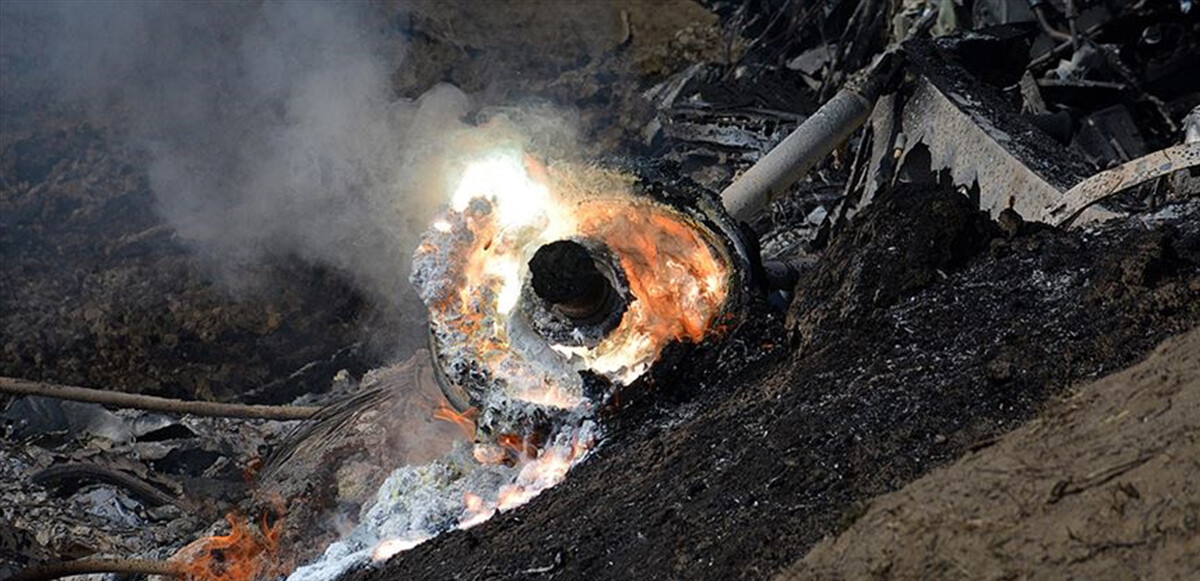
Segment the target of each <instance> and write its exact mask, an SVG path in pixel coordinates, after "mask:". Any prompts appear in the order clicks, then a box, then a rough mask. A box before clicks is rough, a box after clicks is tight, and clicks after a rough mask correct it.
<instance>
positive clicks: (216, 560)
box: [179, 513, 291, 581]
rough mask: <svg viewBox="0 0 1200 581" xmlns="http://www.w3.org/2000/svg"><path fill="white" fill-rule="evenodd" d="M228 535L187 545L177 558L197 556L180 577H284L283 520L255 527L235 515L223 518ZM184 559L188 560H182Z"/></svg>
mask: <svg viewBox="0 0 1200 581" xmlns="http://www.w3.org/2000/svg"><path fill="white" fill-rule="evenodd" d="M225 520H226V522H228V523H229V528H230V531H229V534H228V535H218V536H213V537H208V538H205V539H200V540H199V541H197V542H195V543H192V544H191V545H188V547H185V548H184V549H183V550H182V551H180V553H179V555H180V556H184V555H187V554H189V553H192V552H195V553H197V554H196V555H195V556H192V557H191V558H190V559H188V560H187V562H185V563H184V564H183V565H182V567H181V570H182V576H183V578H185V579H188V580H189V581H256V580H258V579H273V578H276V577H280V576H283V575H287V574H288V573H289V572H290V571H291V567H290V565H288V564H286V563H284V561H283V560H282V559H281V558H280V555H279V537H280V533H281V531H282V526H283V520H282V519H278V520H276V521H275V524H274V525H268V524H267V518H266V516H265V515H264V516H263V519H262V523H261V524H259V525H257V526H255V525H254V524H253V523H251V522H249V521H248V520H247V519H245V518H244V517H241V516H239V515H236V514H233V513H231V514H228V515H226V516H225ZM184 558H187V557H184Z"/></svg>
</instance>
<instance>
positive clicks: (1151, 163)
mask: <svg viewBox="0 0 1200 581" xmlns="http://www.w3.org/2000/svg"><path fill="white" fill-rule="evenodd" d="M1197 166H1200V143H1182V144H1179V145H1176V146H1173V147H1168V148H1166V149H1161V150H1159V151H1156V152H1154V153H1151V154H1149V155H1145V156H1142V157H1139V158H1137V159H1134V160H1131V161H1128V162H1125V163H1123V164H1121V165H1119V166H1117V167H1114V168H1112V169H1110V170H1106V171H1102V172H1100V173H1098V174H1096V175H1094V176H1092V177H1090V178H1087V179H1085V180H1083V181H1082V182H1080V183H1079V184H1077V185H1076V186H1075V187H1073V188H1071V189H1070V190H1067V192H1066V193H1065V194H1063V195H1062V197H1061V198H1059V200H1058V201H1057V203H1054V204H1049V205H1047V207H1046V209H1045V211H1044V212H1043V213H1042V215H1041V219H1042V221H1044V222H1047V223H1050V224H1054V225H1055V226H1069V225H1070V224H1071V223H1072V222H1074V221H1075V219H1076V218H1078V217H1079V216H1080V215H1081V214H1083V213H1084V212H1085V211H1087V209H1088V208H1090V207H1091V206H1092V205H1094V204H1096V203H1098V202H1102V201H1104V200H1105V199H1107V198H1109V197H1111V196H1114V195H1116V194H1119V193H1121V192H1123V191H1125V190H1127V189H1129V188H1132V187H1134V186H1136V185H1138V184H1143V183H1146V182H1148V181H1150V180H1153V179H1156V178H1160V177H1162V176H1165V175H1168V174H1170V173H1173V172H1176V171H1179V170H1182V169H1187V168H1191V167H1197Z"/></svg>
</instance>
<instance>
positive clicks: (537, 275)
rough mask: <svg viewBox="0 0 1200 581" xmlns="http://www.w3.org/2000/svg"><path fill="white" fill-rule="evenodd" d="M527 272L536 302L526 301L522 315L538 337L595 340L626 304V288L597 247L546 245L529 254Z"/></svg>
mask: <svg viewBox="0 0 1200 581" xmlns="http://www.w3.org/2000/svg"><path fill="white" fill-rule="evenodd" d="M529 271H530V274H531V279H530V283H531V285H530V287H531V288H532V290H533V293H534V294H535V295H537V297H539V298H541V299H542V300H541V301H536V300H527V301H526V302H525V304H526V305H527V306H528V307H527V309H526V313H527V314H528V315H529V316H530V319H531V322H532V323H533V324H534V326H535V327H537V328H538V330H539V331H540V332H541V333H542V334H543V335H544V336H547V337H552V338H553V339H554V340H556V341H558V342H559V343H562V344H579V343H583V342H588V341H589V340H597V339H599V338H600V337H603V336H604V335H605V334H607V333H608V332H609V331H611V330H613V329H614V328H616V326H617V325H618V324H620V322H621V317H622V316H623V315H624V314H625V309H626V307H627V306H628V304H629V295H628V284H627V283H626V282H625V277H624V274H623V271H622V270H621V267H620V265H619V264H618V263H617V261H616V260H615V259H614V258H613V256H612V254H611V253H610V252H608V251H607V249H605V248H604V247H603V246H600V245H596V244H594V243H589V244H588V245H585V243H582V242H577V241H574V240H559V241H556V242H551V243H549V244H546V245H544V246H542V247H541V248H538V250H537V252H535V253H534V255H533V258H532V259H530V261H529ZM530 287H526V288H527V289H528V288H530ZM618 287H620V288H622V289H624V292H619V291H618V290H617V288H618Z"/></svg>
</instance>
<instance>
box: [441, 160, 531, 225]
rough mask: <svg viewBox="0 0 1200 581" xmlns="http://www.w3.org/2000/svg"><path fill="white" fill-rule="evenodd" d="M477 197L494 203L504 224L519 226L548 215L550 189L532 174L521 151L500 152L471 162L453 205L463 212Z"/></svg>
mask: <svg viewBox="0 0 1200 581" xmlns="http://www.w3.org/2000/svg"><path fill="white" fill-rule="evenodd" d="M476 198H482V199H484V200H487V201H489V202H491V203H492V204H493V206H494V207H495V211H496V218H497V220H498V221H499V222H500V224H501V225H502V226H504V227H505V228H516V227H520V226H527V225H530V224H533V223H534V222H536V221H537V220H538V219H539V218H541V217H543V216H544V215H545V211H546V208H547V206H548V205H549V203H550V191H549V190H548V189H547V188H546V186H544V185H542V184H540V183H537V182H536V181H534V180H533V179H532V178H531V177H530V176H529V172H528V171H526V169H525V164H524V163H523V162H522V161H521V156H520V154H518V153H516V152H498V153H493V154H491V155H489V156H488V157H485V158H483V159H481V160H479V161H476V162H472V163H471V164H470V165H468V166H467V169H466V171H464V172H463V176H462V179H461V180H460V181H459V183H458V187H457V188H455V190H454V195H453V196H451V197H450V207H451V208H453V209H454V210H455V211H457V212H462V211H463V210H465V209H467V206H468V205H470V204H471V200H474V199H476Z"/></svg>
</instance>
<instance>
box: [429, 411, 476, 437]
mask: <svg viewBox="0 0 1200 581" xmlns="http://www.w3.org/2000/svg"><path fill="white" fill-rule="evenodd" d="M476 415H478V410H476V409H475V408H467V411H465V412H463V413H461V414H460V413H458V412H456V411H454V408H452V407H450V406H449V405H446V404H445V403H444V402H443V403H439V404H437V407H435V408H434V409H433V419H435V420H442V421H444V422H450V423H452V424H454V425H456V426H458V428H459V429H461V430H462V431H463V435H465V436H466V437H467V438H473V437H475V416H476Z"/></svg>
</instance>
